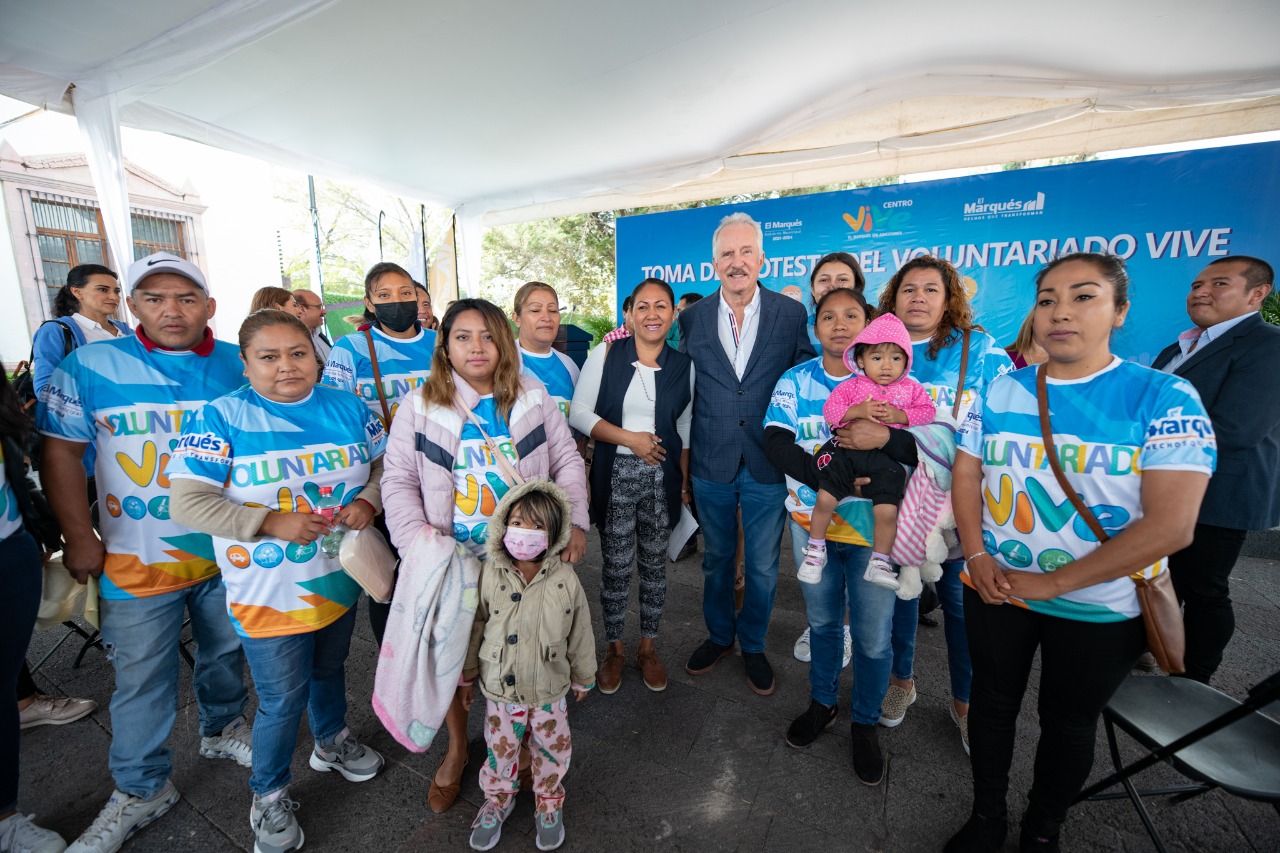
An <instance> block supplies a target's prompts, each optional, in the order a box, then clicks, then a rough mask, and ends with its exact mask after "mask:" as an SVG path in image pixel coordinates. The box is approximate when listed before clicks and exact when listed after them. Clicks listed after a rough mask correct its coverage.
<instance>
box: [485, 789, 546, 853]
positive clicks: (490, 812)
mask: <svg viewBox="0 0 1280 853" xmlns="http://www.w3.org/2000/svg"><path fill="white" fill-rule="evenodd" d="M515 807H516V798H515V797H507V804H506V805H505V806H499V805H498V804H497V803H495V802H494V801H493V800H485V801H484V805H482V806H481V807H480V811H479V812H477V813H476V819H475V820H473V821H472V822H471V849H472V850H492V849H493V847H494V845H495V844H497V843H498V839H499V838H501V837H502V823H503V821H505V820H506V819H507V817H508V816H509V815H510V814H511V811H512V809H514V808H515ZM538 837H539V838H541V837H542V836H541V829H539V836H538Z"/></svg>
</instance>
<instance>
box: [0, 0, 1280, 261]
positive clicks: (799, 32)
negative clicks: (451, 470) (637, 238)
mask: <svg viewBox="0 0 1280 853" xmlns="http://www.w3.org/2000/svg"><path fill="white" fill-rule="evenodd" d="M0 20H2V21H3V26H0V94H5V95H9V96H11V97H14V98H19V99H22V100H25V101H28V102H30V103H33V104H37V105H41V106H47V107H49V108H51V109H60V110H64V111H69V112H72V111H74V112H76V113H77V114H78V118H79V120H80V123H81V127H82V128H83V129H84V130H85V133H86V136H87V139H88V141H89V143H90V153H91V162H93V163H94V165H95V182H96V183H98V185H99V193H100V197H101V198H102V199H103V201H104V208H105V206H106V205H107V204H110V203H113V202H114V196H113V195H112V188H111V186H110V185H111V182H112V181H113V180H114V178H113V175H112V169H113V168H114V164H116V163H118V162H119V132H118V127H116V126H115V125H114V124H113V122H114V121H116V120H118V121H119V122H121V123H123V124H125V125H128V126H132V127H138V128H142V129H148V130H157V131H163V132H167V133H172V134H176V135H178V136H182V137H186V138H189V139H193V140H196V141H199V142H204V143H208V144H210V145H214V146H218V147H221V148H225V149H229V150H232V151H236V152H240V153H243V154H248V155H252V156H256V157H260V158H263V159H265V160H268V161H272V162H276V163H280V164H283V165H287V166H290V167H292V168H297V169H304V170H307V171H311V172H315V173H317V174H323V175H327V176H329V177H334V178H348V179H358V180H362V181H367V182H371V183H375V184H377V185H379V186H382V187H384V188H386V189H388V190H391V191H393V192H397V193H399V194H402V195H406V196H410V197H413V198H418V199H422V200H426V201H431V202H435V203H439V204H442V205H445V206H448V207H452V208H454V209H456V210H459V211H460V214H461V216H460V219H461V224H462V226H463V228H464V231H466V230H468V229H469V234H468V235H467V237H469V238H470V239H471V240H475V239H477V238H478V228H476V227H475V226H476V225H479V224H498V223H503V222H512V221H519V220H524V219H534V218H539V217H545V216H552V215H561V214H566V213H571V212H580V211H585V210H601V209H608V208H618V207H634V206H642V205H648V204H658V203H668V202H672V201H682V200H692V199H698V198H710V197H718V196H725V195H731V194H734V193H738V192H750V191H759V190H766V189H776V188H784V187H799V186H813V185H817V184H822V183H830V182H836V181H847V180H852V179H858V178H868V177H875V176H883V175H892V174H903V173H909V172H920V171H929V170H934V169H944V168H956V167H962V166H972V165H984V164H989V163H999V162H1004V161H1008V160H1015V159H1016V160H1023V159H1032V158H1039V157H1049V156H1060V155H1068V154H1078V153H1087V152H1094V151H1099V150H1106V149H1115V148H1127V147H1135V146H1141V145H1153V144H1159V143H1168V142H1178V141H1185V140H1191V139H1202V138H1207V137H1217V136H1227V135H1232V134H1241V133H1250V132H1256V131H1266V130H1274V129H1277V128H1280V59H1278V58H1277V57H1280V53H1277V51H1276V48H1275V44H1276V40H1277V36H1280V3H1276V2H1274V0H1219V2H1216V3H1205V2H1203V0H1194V2H1193V0H1129V1H1128V2H1115V0H1106V2H1102V0H1077V2H1075V3H1070V4H1049V3H1026V2H1011V1H1010V0H990V2H985V3H978V4H974V3H970V4H958V3H954V2H929V0H915V2H910V0H908V1H907V2H900V3H894V4H889V3H869V2H856V0H790V1H789V2H787V0H734V2H689V0H647V2H644V3H601V2H599V0H595V2H587V0H547V1H546V2H540V3H528V2H516V0H469V2H462V3H458V2H454V3H442V2H424V0H99V2H95V3H92V4H86V3H83V2H80V0H41V2H40V3H27V2H21V0H0ZM117 116H118V118H117ZM113 158H114V159H113ZM117 171H118V170H117ZM115 192H119V190H118V189H116V190H115ZM109 218H110V217H109ZM121 218H124V223H123V227H124V228H128V221H127V217H124V216H123V214H121ZM108 230H109V231H113V230H114V229H113V228H112V227H111V225H110V224H109V225H108ZM125 233H126V234H127V232H125ZM112 239H113V243H114V242H115V240H117V239H123V238H122V237H116V236H115V235H114V234H113V235H112ZM465 239H466V238H464V240H465ZM125 245H127V244H125ZM465 249H466V246H465V244H464V254H466V253H467V252H466V251H465ZM474 273H475V271H474V268H473V269H472V270H469V271H467V270H464V271H463V274H464V278H466V279H470V280H472V281H474V277H475V275H474Z"/></svg>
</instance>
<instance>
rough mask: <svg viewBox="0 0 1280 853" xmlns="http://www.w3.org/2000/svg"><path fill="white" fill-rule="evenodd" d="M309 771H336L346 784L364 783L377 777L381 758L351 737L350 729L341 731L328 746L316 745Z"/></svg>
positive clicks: (380, 767) (380, 766)
mask: <svg viewBox="0 0 1280 853" xmlns="http://www.w3.org/2000/svg"><path fill="white" fill-rule="evenodd" d="M311 769H312V770H319V771H321V772H322V773H328V772H329V771H330V770H337V771H338V772H339V773H341V774H342V778H344V779H346V780H347V781H348V782H364V781H365V780H367V779H372V778H373V777H374V776H377V775H378V771H379V770H381V769H382V756H381V755H379V754H378V753H377V752H375V751H374V750H372V749H370V748H369V747H367V746H365V745H364V744H362V743H360V741H358V740H356V739H355V738H354V737H352V736H351V730H350V729H343V730H342V731H341V732H339V733H338V739H337V740H335V741H334V742H333V743H332V744H330V745H329V746H321V745H320V744H319V743H317V744H316V747H315V749H313V750H312V751H311Z"/></svg>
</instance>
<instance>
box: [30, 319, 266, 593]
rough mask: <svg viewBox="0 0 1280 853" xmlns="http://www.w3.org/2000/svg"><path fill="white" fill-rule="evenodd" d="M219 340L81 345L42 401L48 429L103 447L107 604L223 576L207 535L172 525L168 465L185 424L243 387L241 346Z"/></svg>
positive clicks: (41, 421)
mask: <svg viewBox="0 0 1280 853" xmlns="http://www.w3.org/2000/svg"><path fill="white" fill-rule="evenodd" d="M212 343H213V348H212V351H211V352H209V354H208V355H207V356H201V355H197V354H196V353H195V352H192V351H189V350H185V351H171V350H165V349H161V348H159V347H156V348H154V349H152V350H151V351H150V352H148V350H147V348H146V347H145V346H144V345H143V343H142V341H140V340H139V339H138V338H137V337H135V336H130V337H126V338H119V339H116V340H111V341H100V342H98V343H95V344H93V345H92V346H87V347H80V348H78V349H76V350H75V351H74V352H72V353H71V355H69V356H67V358H66V359H64V360H63V362H62V363H61V364H60V365H59V366H58V367H57V368H56V369H55V370H54V372H53V376H52V377H51V378H50V379H49V384H48V386H46V387H45V390H44V393H43V394H42V395H41V401H40V406H39V408H38V413H37V427H38V428H39V430H40V432H41V433H43V434H44V435H49V436H53V437H55V438H62V439H66V440H68V441H74V442H81V443H89V442H96V443H97V448H98V457H97V461H96V464H95V475H96V477H97V483H98V498H99V501H100V509H101V511H100V513H99V515H100V517H101V522H100V523H101V532H102V540H103V544H104V545H105V546H106V551H107V556H106V562H105V565H104V571H103V575H102V582H101V586H100V588H99V592H100V594H101V596H102V597H103V598H107V599H128V598H144V597H147V596H152V595H160V594H162V593H166V592H173V591H174V590H179V589H184V588H186V587H189V586H194V585H195V584H197V583H200V582H201V581H203V580H206V579H208V578H210V577H212V576H213V575H215V574H217V573H218V566H217V563H216V562H215V560H214V555H213V544H212V542H211V540H210V538H209V536H208V534H205V533H195V532H193V531H191V530H188V529H187V528H185V527H182V526H180V525H178V524H177V523H175V522H173V521H171V520H170V519H169V477H168V467H169V463H170V458H171V456H172V454H173V449H174V447H175V446H176V445H177V443H178V437H179V434H180V433H181V432H182V428H183V427H184V426H185V425H186V424H187V422H188V421H189V420H191V419H193V418H194V417H195V416H196V413H197V412H199V410H200V409H201V407H203V406H204V404H205V403H207V402H208V401H209V400H212V399H213V398H215V397H220V396H222V395H223V394H225V393H227V392H228V391H231V390H233V389H235V388H238V387H239V386H240V385H241V384H242V383H243V382H244V366H243V365H242V364H241V363H240V357H239V354H238V352H237V350H236V348H235V347H234V346H232V345H231V344H228V343H224V342H222V341H213V342H212Z"/></svg>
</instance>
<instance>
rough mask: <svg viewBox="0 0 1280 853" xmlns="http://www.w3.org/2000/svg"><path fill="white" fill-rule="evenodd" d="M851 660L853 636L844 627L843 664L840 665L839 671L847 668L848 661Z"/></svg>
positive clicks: (846, 626)
mask: <svg viewBox="0 0 1280 853" xmlns="http://www.w3.org/2000/svg"><path fill="white" fill-rule="evenodd" d="M851 660H853V634H852V632H850V631H849V626H848V625H845V626H844V663H842V664H840V668H841V669H848V668H849V661H851Z"/></svg>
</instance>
